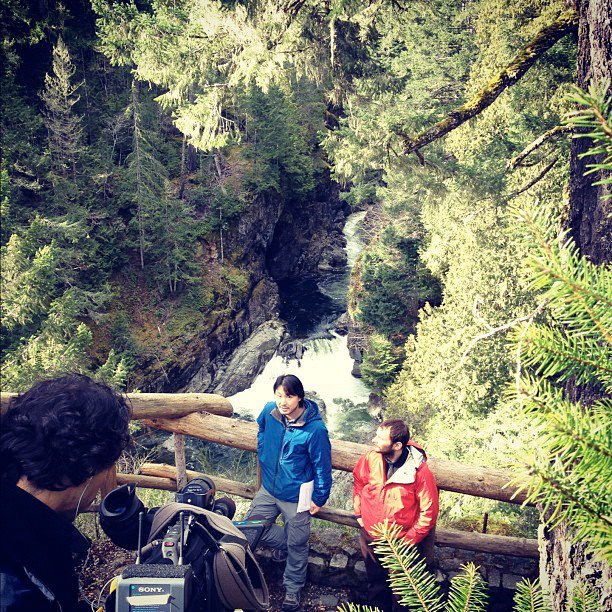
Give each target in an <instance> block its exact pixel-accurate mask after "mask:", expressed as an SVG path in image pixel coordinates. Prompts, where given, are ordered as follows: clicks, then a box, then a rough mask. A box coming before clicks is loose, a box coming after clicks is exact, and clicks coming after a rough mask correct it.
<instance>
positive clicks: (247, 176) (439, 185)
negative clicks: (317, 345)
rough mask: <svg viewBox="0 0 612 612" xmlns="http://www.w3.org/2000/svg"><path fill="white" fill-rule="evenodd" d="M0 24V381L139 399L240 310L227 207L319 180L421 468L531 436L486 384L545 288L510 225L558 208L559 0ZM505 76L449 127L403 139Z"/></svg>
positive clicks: (298, 190) (291, 194)
mask: <svg viewBox="0 0 612 612" xmlns="http://www.w3.org/2000/svg"><path fill="white" fill-rule="evenodd" d="M2 12H3V14H2V23H3V37H2V38H3V46H2V70H3V74H2V82H3V87H2V93H1V96H2V122H3V125H2V139H3V141H2V150H3V155H2V194H1V197H2V202H1V204H2V208H1V213H2V308H3V317H2V329H1V337H0V340H1V351H2V384H3V390H20V389H23V388H24V387H27V386H28V385H29V383H30V382H31V381H32V380H34V379H35V378H36V377H38V376H40V375H42V374H49V373H50V372H55V371H62V370H69V369H78V370H81V371H90V372H93V373H95V374H96V375H97V376H101V377H103V378H105V379H107V380H110V381H112V382H113V383H115V384H117V385H119V386H127V388H128V389H129V390H131V389H132V388H134V387H137V386H140V385H143V384H146V380H144V379H143V376H142V372H143V368H144V366H145V365H146V364H147V363H149V362H151V361H155V360H157V361H159V362H160V363H166V362H167V361H168V360H170V359H172V358H174V356H176V355H179V354H180V353H181V351H182V350H183V349H184V347H185V346H186V345H188V343H189V340H190V338H191V337H192V335H193V334H194V333H195V330H196V329H197V328H199V327H206V326H210V325H213V324H215V323H216V322H218V321H219V320H220V319H221V318H223V317H226V318H231V316H232V313H233V312H235V311H236V308H237V307H239V305H240V301H241V299H243V297H244V295H245V293H246V292H247V291H248V288H249V284H250V276H249V270H248V267H245V266H243V265H242V262H243V257H242V255H243V254H241V253H240V252H239V248H237V247H236V246H235V245H234V248H233V249H228V248H227V237H228V235H231V233H232V232H233V231H234V229H235V227H236V224H237V223H238V222H239V219H240V218H241V215H242V214H244V212H245V210H247V209H248V208H249V207H253V206H257V205H258V202H259V200H258V198H259V197H261V196H262V195H265V194H270V193H276V194H282V195H283V197H285V198H286V199H288V200H290V201H291V205H292V206H296V207H300V206H304V205H305V203H306V202H307V201H308V198H309V197H310V195H311V194H312V192H313V190H314V189H315V188H316V185H317V184H318V183H319V182H320V181H321V180H323V177H324V176H325V175H326V173H328V172H331V176H332V177H333V179H334V180H335V181H337V183H338V184H339V185H340V186H341V190H342V194H341V195H342V197H343V199H344V201H345V202H347V203H348V204H349V205H350V206H352V207H354V208H355V209H367V210H368V211H369V212H368V224H367V226H368V237H369V246H368V247H367V248H366V250H365V252H364V253H363V255H362V256H361V258H360V260H359V262H358V264H357V266H356V267H355V271H354V274H353V281H352V286H351V296H350V304H351V312H350V314H351V317H352V319H353V322H354V328H355V329H354V331H355V330H358V332H359V337H360V338H362V340H361V344H360V348H361V349H363V351H364V362H363V367H362V371H363V376H364V379H365V380H366V382H367V383H368V385H369V386H370V387H371V388H372V389H374V390H376V391H377V393H379V395H381V396H383V397H384V398H385V402H386V406H387V414H389V415H401V416H403V417H405V418H407V419H408V420H409V421H410V423H411V425H412V428H413V431H414V434H415V436H416V437H417V438H418V439H423V440H426V446H427V450H428V452H429V453H430V454H431V455H433V456H437V457H446V458H452V459H457V460H464V461H466V462H469V463H482V464H487V465H495V466H502V465H504V466H506V465H508V464H510V463H513V462H519V463H523V462H528V459H527V456H528V455H529V454H530V453H531V450H530V443H531V441H532V438H533V436H534V435H536V434H535V430H533V429H530V428H529V427H527V425H526V423H525V422H524V420H523V418H522V417H521V416H520V415H521V413H520V412H519V411H518V408H517V403H516V400H515V398H514V396H513V395H512V394H511V393H508V392H507V390H508V386H509V384H510V383H511V382H512V381H513V380H514V378H515V375H516V363H517V360H516V353H515V351H513V350H510V349H509V344H508V342H509V338H508V333H509V332H510V330H511V326H506V324H508V323H509V322H511V321H520V320H525V319H526V318H528V317H529V316H530V315H531V314H532V313H534V312H535V311H537V308H538V304H539V303H540V301H539V297H538V296H539V294H540V292H541V291H540V288H538V287H537V286H536V287H534V285H533V284H530V283H529V276H530V274H531V271H530V269H529V268H528V266H527V264H526V255H527V253H528V250H529V246H530V245H529V241H528V240H525V238H524V236H521V235H520V233H519V232H517V231H516V226H517V223H519V222H518V221H517V218H516V215H515V214H514V213H511V211H513V210H514V209H536V210H541V211H545V212H546V213H547V214H548V215H551V216H552V218H555V219H561V220H563V218H564V216H566V214H567V185H568V179H569V140H570V139H569V136H568V129H567V127H563V118H564V116H565V115H566V114H567V113H568V112H569V111H570V110H571V109H572V108H573V104H574V102H573V101H572V100H570V99H569V98H568V93H569V92H570V86H571V84H572V83H574V82H575V80H576V68H575V66H576V36H575V31H576V20H575V19H574V17H573V16H572V14H571V11H568V10H567V6H566V2H564V1H563V0H517V1H509V0H508V1H506V0H468V1H465V2H461V3H458V2H453V1H452V0H430V1H428V2H422V1H415V2H396V1H392V0H391V1H387V0H375V1H372V2H368V3H365V2H360V1H358V0H331V1H326V2H319V1H316V0H295V1H289V0H270V1H267V2H266V1H263V0H262V1H259V2H251V1H244V2H241V1H238V0H236V1H233V0H225V1H213V0H189V1H188V0H184V1H183V0H175V1H173V2H168V1H166V0H138V1H134V0H131V1H127V2H123V1H121V2H120V1H113V0H91V4H90V3H89V2H87V1H85V0H83V1H80V2H79V1H77V0H69V1H66V2H64V3H62V4H60V3H57V4H56V3H53V2H49V3H48V4H46V5H43V4H36V5H30V4H29V3H27V2H20V1H19V0H2ZM568 15H569V16H568ZM543 32H544V33H545V36H544V35H543V34H542V33H543ZM534 40H537V41H540V42H539V43H538V44H539V45H540V46H539V47H538V52H537V53H533V54H532V55H533V57H531V59H529V61H528V62H524V67H521V66H522V64H521V63H520V62H521V61H522V60H521V58H520V54H521V52H523V50H524V49H525V48H526V46H527V45H528V44H529V43H530V42H532V41H534ZM542 41H543V42H542ZM517 58H518V59H517ZM513 62H518V65H519V68H516V67H515V69H514V73H513V74H512V75H511V76H510V77H508V78H507V80H506V81H505V82H506V85H505V86H501V87H500V88H499V91H497V92H496V95H495V96H492V99H491V101H490V102H489V103H488V104H484V105H482V108H479V109H478V111H479V112H478V113H473V114H472V115H470V116H471V119H470V120H469V121H465V122H461V121H460V122H457V126H456V127H455V129H453V130H452V131H450V132H449V133H448V135H447V136H445V137H444V138H435V139H432V140H431V142H429V143H428V144H427V147H426V148H418V147H414V146H412V145H411V143H413V140H412V139H413V138H414V137H415V136H417V135H418V134H420V133H422V132H423V131H424V130H426V129H427V128H428V127H430V126H431V125H433V124H436V122H441V121H443V120H444V119H445V118H446V117H447V116H449V113H451V111H453V110H455V109H457V108H463V107H469V103H470V100H472V99H473V97H474V96H475V95H477V94H478V93H479V92H481V91H483V88H484V89H486V88H493V89H494V88H495V87H496V83H497V82H501V81H500V77H499V75H500V73H502V72H503V71H504V70H505V69H506V68H507V67H508V66H513ZM504 78H506V77H504ZM509 85H511V86H509ZM415 149H416V151H415ZM410 151H415V152H412V153H411V154H407V153H408V152H410ZM537 314H538V315H542V316H544V317H546V316H550V315H547V314H546V313H544V314H542V312H537ZM498 329H499V330H500V331H499V332H497V331H494V330H498ZM466 505H472V506H476V505H478V514H479V515H481V514H482V512H483V511H489V512H498V515H499V521H500V522H502V523H505V524H506V527H505V529H506V530H507V531H512V530H516V529H519V532H520V533H526V532H525V531H524V530H523V526H521V525H520V524H519V523H520V520H519V518H518V517H516V516H515V517H511V519H509V518H508V517H509V516H510V515H511V514H512V513H514V512H515V510H512V509H509V508H507V507H504V508H501V509H500V507H499V505H496V504H494V503H493V502H485V501H483V500H479V501H476V500H472V501H465V500H462V502H461V503H460V502H459V500H455V499H454V498H453V497H452V496H450V495H448V496H447V497H446V498H445V504H444V512H445V514H446V518H447V519H451V518H452V517H453V516H459V515H463V516H465V514H466V511H468V510H469V509H466ZM472 510H474V508H472ZM521 516H523V517H525V516H526V514H525V512H521ZM463 520H465V519H463ZM517 526H518V527H517ZM503 528H504V527H503V526H502V527H500V529H503Z"/></svg>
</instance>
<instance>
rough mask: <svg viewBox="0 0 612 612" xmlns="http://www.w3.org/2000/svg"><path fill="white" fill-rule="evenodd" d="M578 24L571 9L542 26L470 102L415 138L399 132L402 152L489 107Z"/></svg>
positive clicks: (435, 137)
mask: <svg viewBox="0 0 612 612" xmlns="http://www.w3.org/2000/svg"><path fill="white" fill-rule="evenodd" d="M577 27H578V13H577V12H576V11H575V10H573V9H571V10H568V11H566V12H564V13H562V14H561V15H560V16H559V17H558V19H557V20H556V21H555V22H553V23H552V24H550V25H548V26H546V27H544V28H542V29H541V30H540V32H538V34H537V35H536V36H535V38H534V39H533V40H532V41H531V42H529V43H528V44H527V46H526V47H525V48H524V49H523V50H522V51H521V52H520V53H518V54H517V55H516V57H515V58H514V59H513V60H512V61H511V62H510V64H508V66H506V68H504V69H503V70H502V71H501V72H500V73H499V74H498V75H497V76H496V77H495V78H494V79H493V80H492V81H491V82H490V83H489V84H488V85H487V86H486V87H484V88H483V89H481V90H480V91H479V92H478V93H477V94H476V95H475V96H474V97H473V98H472V99H471V100H470V101H469V102H466V103H465V104H463V105H462V106H460V107H459V108H457V109H455V110H454V111H451V112H450V113H449V114H448V115H447V117H446V118H445V119H443V120H442V121H439V122H438V123H436V124H435V125H433V126H432V127H431V128H429V129H428V130H427V131H425V132H423V133H422V134H419V135H418V136H416V137H415V138H409V137H408V136H407V135H406V134H401V133H400V134H399V135H400V136H401V137H402V138H403V141H404V154H406V155H408V154H409V153H412V152H413V151H416V150H417V149H420V148H421V147H424V146H425V145H428V144H430V143H432V142H433V141H434V140H437V139H439V138H441V137H442V136H444V135H446V134H448V133H449V132H451V131H452V130H454V129H455V128H457V127H459V126H460V125H462V124H463V123H465V122H466V121H467V120H468V119H471V118H472V117H475V116H476V115H478V114H479V113H481V112H482V111H483V110H484V109H485V108H487V107H488V106H490V105H491V104H492V103H493V102H494V101H495V100H496V99H497V98H498V97H499V96H500V94H502V93H503V92H504V91H505V90H506V89H508V88H509V87H511V86H512V85H514V84H515V83H516V82H517V81H519V80H520V79H521V77H522V76H523V75H524V74H525V73H526V72H527V70H529V68H531V66H532V65H533V64H534V63H535V62H536V61H537V60H538V59H539V58H540V57H541V56H542V55H543V54H544V53H546V51H548V49H550V48H551V47H552V46H553V45H554V44H555V43H556V42H557V41H559V40H560V39H561V38H563V37H564V36H566V35H567V34H569V33H570V32H573V31H575V30H576V29H577Z"/></svg>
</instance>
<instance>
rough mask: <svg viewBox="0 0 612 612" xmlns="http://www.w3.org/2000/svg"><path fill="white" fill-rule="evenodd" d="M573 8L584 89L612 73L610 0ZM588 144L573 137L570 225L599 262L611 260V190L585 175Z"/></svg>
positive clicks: (585, 0)
mask: <svg viewBox="0 0 612 612" xmlns="http://www.w3.org/2000/svg"><path fill="white" fill-rule="evenodd" d="M576 8H577V10H578V13H579V16H580V21H579V25H578V67H577V85H578V86H579V87H581V88H582V89H585V90H586V89H588V87H589V86H590V85H591V84H593V83H601V82H602V81H603V80H604V79H606V78H607V79H610V78H611V77H612V20H611V19H610V15H612V0H577V7H576ZM608 93H609V94H610V92H608ZM591 145H592V143H591V141H590V140H589V139H588V138H574V139H573V140H572V147H571V158H570V207H569V226H570V229H571V234H572V237H573V238H574V240H575V242H576V244H577V246H578V248H579V249H580V252H581V253H582V254H583V255H586V256H587V257H588V258H589V259H590V260H591V261H592V262H593V263H596V264H602V263H607V262H609V261H612V199H611V200H603V199H602V196H604V195H606V194H610V193H611V186H610V185H598V186H597V187H592V183H593V182H595V181H596V180H598V179H599V178H601V177H600V176H599V175H598V174H589V175H588V176H584V173H585V172H586V170H587V168H586V166H587V164H589V163H593V162H594V161H595V158H593V157H588V158H585V159H584V158H583V159H579V156H580V154H581V153H584V152H585V151H586V150H587V149H588V148H589V147H590V146H591ZM598 161H601V160H598Z"/></svg>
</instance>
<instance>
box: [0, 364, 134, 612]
mask: <svg viewBox="0 0 612 612" xmlns="http://www.w3.org/2000/svg"><path fill="white" fill-rule="evenodd" d="M130 416H131V411H130V407H129V405H128V404H127V402H126V400H125V399H124V397H122V396H121V395H119V394H118V393H116V392H115V391H113V389H111V388H110V387H108V386H107V385H105V384H103V383H99V382H95V381H93V380H92V379H90V378H88V377H87V376H83V375H80V374H69V375H66V376H63V377H61V378H56V379H53V380H47V381H44V382H40V383H37V384H35V385H34V386H33V387H32V388H31V389H30V390H29V391H27V392H26V393H24V394H23V395H19V396H17V397H15V398H13V399H12V400H11V403H10V405H9V409H8V411H7V413H6V414H5V415H4V416H3V418H2V423H1V427H0V473H1V476H2V480H1V484H0V534H1V538H2V544H3V545H2V549H1V551H0V610H2V612H33V611H36V612H47V611H54V612H56V611H57V612H59V611H61V612H77V611H81V610H91V607H90V606H89V605H88V604H86V603H85V602H83V601H80V593H79V584H78V579H77V575H76V571H75V567H74V561H73V554H75V553H83V552H85V551H86V550H87V548H88V547H89V541H88V540H87V539H86V538H85V537H84V536H83V535H82V534H81V533H80V532H79V531H78V530H77V529H76V527H74V526H73V525H72V521H73V520H74V519H75V518H76V516H77V514H78V513H79V511H80V510H85V509H87V508H88V507H89V506H90V505H91V503H92V502H93V500H94V499H95V497H96V495H97V492H98V491H99V489H100V487H101V486H102V484H103V483H104V481H105V479H106V478H107V476H108V471H109V469H110V468H111V467H112V466H113V465H114V463H115V462H116V461H117V459H118V458H119V456H120V455H121V453H122V451H123V449H124V448H125V447H126V446H127V444H128V442H129V433H128V423H129V421H130Z"/></svg>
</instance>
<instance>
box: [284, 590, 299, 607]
mask: <svg viewBox="0 0 612 612" xmlns="http://www.w3.org/2000/svg"><path fill="white" fill-rule="evenodd" d="M299 609H300V594H299V593H285V599H284V601H283V605H282V607H281V610H284V611H285V612H290V611H292V610H293V611H295V610H299Z"/></svg>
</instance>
